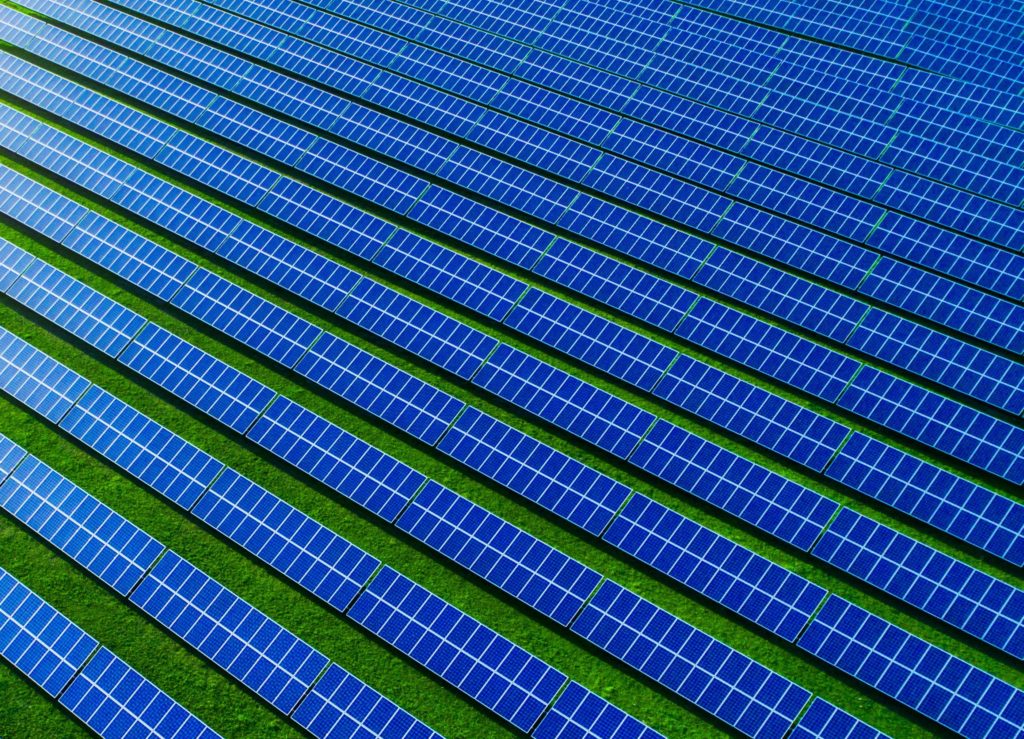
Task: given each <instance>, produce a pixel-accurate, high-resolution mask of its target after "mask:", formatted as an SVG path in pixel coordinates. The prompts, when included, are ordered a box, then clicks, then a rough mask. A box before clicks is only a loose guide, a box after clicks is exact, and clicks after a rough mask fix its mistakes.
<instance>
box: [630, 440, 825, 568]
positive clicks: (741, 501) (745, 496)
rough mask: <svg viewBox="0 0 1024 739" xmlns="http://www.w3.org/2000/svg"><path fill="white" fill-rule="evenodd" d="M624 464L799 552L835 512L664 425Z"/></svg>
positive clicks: (750, 465)
mask: <svg viewBox="0 0 1024 739" xmlns="http://www.w3.org/2000/svg"><path fill="white" fill-rule="evenodd" d="M629 461H630V462H632V463H633V464H635V465H637V466H638V467H640V468H641V469H642V470H644V471H645V472H649V473H650V474H652V475H654V476H655V477H658V478H660V479H662V480H664V481H665V482H668V483H670V484H672V485H675V486H676V487H678V488H680V489H682V490H684V491H686V492H688V493H691V494H693V495H696V496H697V497H698V498H700V499H701V500H705V501H707V502H708V503H711V504H712V505H714V506H716V507H718V508H721V509H723V510H725V511H728V512H729V513H732V514H733V515H734V516H738V517H739V518H741V519H743V520H744V521H746V522H747V523H750V524H753V525H754V526H756V527H757V528H759V529H761V530H762V531H765V532H767V533H769V534H771V535H772V536H775V537H778V538H780V539H782V540H783V541H788V542H789V543H790V544H793V545H794V546H796V547H799V548H800V549H804V550H806V549H810V547H811V545H812V544H813V543H814V541H815V540H816V539H817V538H818V536H819V534H821V532H822V529H824V528H825V525H826V524H827V523H828V521H829V519H831V518H832V514H834V513H835V512H836V510H837V509H838V507H839V505H838V503H836V502H835V501H833V500H830V499H828V498H825V497H824V496H821V495H819V494H818V493H815V492H814V491H812V490H810V489H808V488H805V487H803V486H802V485H798V484H797V483H795V482H792V481H790V480H787V479H785V478H783V477H782V476H781V475H778V474H776V473H774V472H771V471H769V470H768V469H766V468H765V467H761V466H759V465H757V464H754V463H753V462H750V461H748V460H746V459H744V458H743V457H741V456H739V455H738V454H735V453H733V452H731V451H729V450H727V449H725V448H723V447H720V446H718V445H717V444H713V443H712V442H710V441H706V440H704V439H702V438H700V437H699V436H696V435H694V434H691V433H690V432H688V431H686V430H684V429H682V428H680V427H678V426H674V425H672V424H671V423H669V422H668V421H664V420H660V421H658V422H657V423H655V424H654V427H653V428H652V429H651V432H650V433H649V434H648V435H647V436H646V437H645V438H644V440H643V441H642V442H641V443H640V445H639V446H638V447H637V449H636V451H635V452H634V453H633V454H632V455H631V456H630V458H629Z"/></svg>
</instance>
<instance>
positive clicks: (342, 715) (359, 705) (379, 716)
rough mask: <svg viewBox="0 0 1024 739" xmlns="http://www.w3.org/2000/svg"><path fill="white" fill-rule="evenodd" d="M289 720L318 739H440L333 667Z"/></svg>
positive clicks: (411, 716)
mask: <svg viewBox="0 0 1024 739" xmlns="http://www.w3.org/2000/svg"><path fill="white" fill-rule="evenodd" d="M292 720H293V721H295V723H297V724H298V725H299V726H301V727H302V728H304V729H305V730H306V731H308V732H309V733H310V734H312V735H313V736H315V737H317V738H318V739H328V737H349V736H350V737H359V738H360V739H362V737H366V738H367V739H369V737H372V736H381V737H395V739H441V735H440V734H438V733H436V732H435V731H434V730H433V729H431V728H430V727H429V726H427V725H426V724H423V723H421V722H420V721H418V720H417V719H416V718H415V717H414V716H413V715H412V714H410V713H408V712H407V711H405V710H403V709H401V708H399V707H398V706H396V705H395V704H394V703H392V702H391V701H389V700H388V699H387V698H385V697H384V696H383V695H381V694H380V693H378V692H377V691H376V690H374V689H373V688H371V687H370V686H368V685H366V684H365V683H363V682H362V681H361V680H359V679H358V678H356V677H353V676H352V675H350V674H349V673H347V672H345V670H343V669H341V668H340V667H338V666H337V665H333V664H332V665H330V666H328V668H327V671H326V672H325V673H324V675H323V677H321V678H320V679H319V680H317V682H316V684H315V685H314V686H313V690H312V691H310V693H309V695H307V696H306V697H305V698H303V700H302V703H300V704H299V707H298V708H296V709H295V713H293V714H292Z"/></svg>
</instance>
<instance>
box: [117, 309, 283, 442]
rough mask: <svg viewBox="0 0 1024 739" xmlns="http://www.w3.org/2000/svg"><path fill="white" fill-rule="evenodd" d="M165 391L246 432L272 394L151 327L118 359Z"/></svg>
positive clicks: (186, 343)
mask: <svg viewBox="0 0 1024 739" xmlns="http://www.w3.org/2000/svg"><path fill="white" fill-rule="evenodd" d="M118 361H120V362H122V363H123V364H125V365H126V366H128V367H130V368H131V369H133V370H135V371H136V372H138V373H139V374H141V375H143V376H144V377H146V378H148V379H149V380H151V381H153V382H154V383H156V384H157V385H159V386H160V387H162V388H163V389H164V390H166V391H167V392H169V393H171V394H172V395H175V396H176V397H178V398H181V399H182V400H184V401H185V402H186V403H189V404H190V405H193V406H195V407H196V408H198V409H199V410H201V411H203V412H205V413H208V414H209V415H211V416H213V417H214V418H215V419H217V420H218V421H220V422H221V423H224V424H226V425H227V426H229V427H230V428H232V429H234V430H235V431H237V432H238V433H245V430H246V429H247V428H249V427H250V426H251V425H252V423H253V421H255V420H256V418H257V416H259V414H260V413H261V412H262V411H263V410H264V409H265V408H266V407H267V406H268V405H269V404H270V401H271V399H272V398H273V397H274V396H275V393H274V391H273V390H271V389H270V388H269V387H267V386H266V385H263V384H261V383H259V382H257V381H256V380H254V379H252V378H251V377H249V376H248V375H245V374H243V373H241V372H239V371H238V370H236V369H234V368H233V367H231V366H229V365H227V364H225V363H224V362H222V361H220V360H219V359H217V358H215V357H214V356H212V355H210V354H207V353H206V352H204V351H202V350H201V349H198V348H197V347H195V346H193V345H192V344H189V343H188V342H186V341H184V340H182V339H180V338H178V337H177V336H175V335H174V334H172V333H171V332H169V331H167V330H165V329H163V328H160V327H159V326H157V325H156V324H155V323H149V324H147V325H146V326H145V327H144V328H143V329H142V331H140V332H139V335H138V336H137V337H136V338H135V341H133V342H132V343H131V344H130V345H129V346H128V348H127V349H125V350H124V353H123V354H122V355H121V356H120V358H119V360H118Z"/></svg>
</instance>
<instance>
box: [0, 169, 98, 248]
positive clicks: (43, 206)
mask: <svg viewBox="0 0 1024 739" xmlns="http://www.w3.org/2000/svg"><path fill="white" fill-rule="evenodd" d="M86 210H87V209H86V208H84V207H83V206H81V205H79V204H78V203H76V202H74V201H73V200H69V199H68V198H66V197H64V196H63V195H61V194H59V193H56V192H54V191H53V190H51V189H49V188H47V187H44V186H43V185H40V184H38V183H37V182H35V181H33V180H31V179H29V178H28V177H26V176H25V175H23V174H21V173H20V172H16V171H14V170H13V169H9V168H7V167H4V166H0V213H2V214H4V215H6V216H7V217H9V218H11V219H13V220H15V221H18V222H19V223H22V224H24V225H25V226H27V227H28V228H30V229H32V230H33V231H37V232H38V233H40V234H42V235H43V236H45V237H46V238H48V239H51V240H52V241H56V242H57V243H60V242H61V240H62V239H63V238H64V237H65V236H67V235H68V234H69V233H70V232H71V229H72V228H74V227H75V224H76V223H78V222H79V221H80V220H81V219H82V216H83V215H85V213H86Z"/></svg>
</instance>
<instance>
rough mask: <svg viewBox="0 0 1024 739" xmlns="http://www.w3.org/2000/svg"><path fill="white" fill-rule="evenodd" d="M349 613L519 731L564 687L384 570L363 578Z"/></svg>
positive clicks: (548, 671) (545, 669) (540, 665)
mask: <svg viewBox="0 0 1024 739" xmlns="http://www.w3.org/2000/svg"><path fill="white" fill-rule="evenodd" d="M349 616H350V617H351V618H352V619H353V620H354V621H356V622H357V623H359V624H362V625H363V626H364V627H365V628H367V629H368V630H369V631H371V632H372V633H374V634H376V635H377V636H379V637H380V638H381V639H383V640H385V641H386V642H388V643H389V644H391V645H392V646H394V647H395V648H396V649H398V650H399V651H401V652H402V653H403V654H406V655H408V656H409V657H410V658H412V659H413V660H415V661H416V662H417V663H419V664H421V665H423V666H424V667H425V668H426V669H428V670H430V671H431V672H433V673H434V674H436V675H438V676H439V677H441V678H442V679H443V680H445V681H447V682H449V683H451V684H452V685H454V686H455V687H456V688H458V689H459V690H461V691H462V692H464V693H466V694H467V695H469V696H470V697H471V698H473V699H474V700H476V701H477V702H478V703H480V704H481V705H483V706H485V707H487V708H489V709H491V710H492V711H494V712H495V713H496V714H498V715H499V716H501V717H502V718H503V719H505V720H506V721H508V722H510V723H511V724H512V725H513V726H515V727H517V728H519V729H520V730H522V731H529V730H530V728H531V727H532V726H533V725H534V724H536V723H537V719H539V718H540V716H541V713H542V712H543V711H544V709H545V708H547V706H548V705H549V704H550V703H551V701H552V700H553V699H554V697H555V695H556V694H557V693H558V691H559V690H560V689H561V688H562V686H563V685H564V684H565V683H566V677H565V675H563V674H562V673H560V672H558V671H557V670H555V669H554V668H552V667H550V666H549V665H547V664H545V663H544V662H542V661H541V660H540V659H538V658H537V657H534V656H533V655H532V654H530V653H529V652H526V651H525V650H523V649H522V648H520V647H518V646H516V645H515V644H513V643H512V642H510V641H508V640H507V639H505V638H504V637H502V636H501V635H499V634H497V633H496V632H494V631H492V630H491V629H489V628H487V627H486V626H484V625H483V624H481V623H480V622H478V621H476V620H475V619H473V618H471V617H470V616H468V615H466V614H465V613H463V612H462V611H460V610H459V609H458V608H456V607H455V606H452V605H450V604H448V603H446V602H445V601H444V600H442V599H441V598H439V597H438V596H436V595H433V594H432V593H430V592H429V591H427V590H425V589H424V588H422V587H420V586H419V585H417V584H416V583H414V582H413V581H412V580H410V579H408V578H407V577H405V576H404V575H401V574H399V573H398V572H396V571H395V570H393V569H391V568H390V567H385V568H384V569H382V570H381V571H380V573H379V574H378V575H377V576H376V577H375V578H373V580H372V581H370V585H369V586H368V587H367V589H366V590H364V591H363V594H362V595H360V596H359V597H358V598H357V599H356V602H355V603H354V604H353V606H352V608H351V609H350V610H349Z"/></svg>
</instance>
